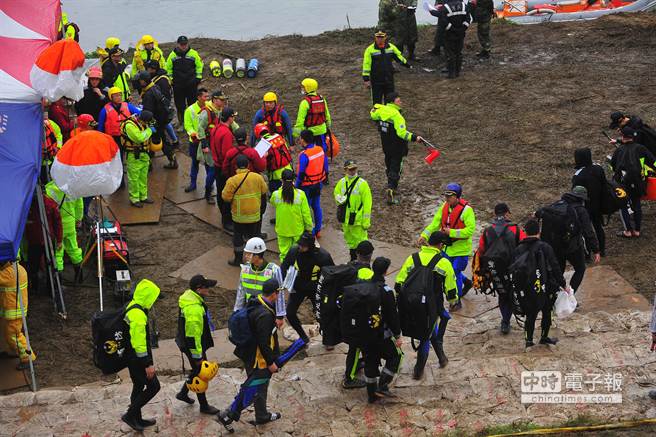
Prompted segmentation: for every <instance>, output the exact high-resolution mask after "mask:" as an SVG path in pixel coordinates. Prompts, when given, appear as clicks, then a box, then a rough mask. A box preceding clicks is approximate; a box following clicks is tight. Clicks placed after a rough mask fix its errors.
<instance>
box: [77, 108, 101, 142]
mask: <svg viewBox="0 0 656 437" xmlns="http://www.w3.org/2000/svg"><path fill="white" fill-rule="evenodd" d="M97 127H98V123H96V120H94V119H93V117H92V116H91V115H90V114H80V115H78V116H77V127H76V128H75V129H73V130H72V131H71V138H73V137H74V136H75V135H77V134H79V133H80V132H85V131H88V130H96V128H97Z"/></svg>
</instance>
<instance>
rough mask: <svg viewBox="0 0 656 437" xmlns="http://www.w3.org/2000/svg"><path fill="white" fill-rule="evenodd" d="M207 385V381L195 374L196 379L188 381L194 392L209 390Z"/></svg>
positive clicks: (188, 385) (189, 387) (188, 386)
mask: <svg viewBox="0 0 656 437" xmlns="http://www.w3.org/2000/svg"><path fill="white" fill-rule="evenodd" d="M207 386H208V384H207V382H205V381H203V380H202V379H200V378H199V377H198V376H194V379H192V380H191V382H188V383H187V388H188V389H189V390H191V391H193V392H194V393H205V392H206V391H207Z"/></svg>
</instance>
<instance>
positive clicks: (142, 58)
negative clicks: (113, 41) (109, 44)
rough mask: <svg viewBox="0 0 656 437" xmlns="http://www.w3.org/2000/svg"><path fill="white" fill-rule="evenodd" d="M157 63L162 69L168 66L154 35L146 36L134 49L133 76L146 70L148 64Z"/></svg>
mask: <svg viewBox="0 0 656 437" xmlns="http://www.w3.org/2000/svg"><path fill="white" fill-rule="evenodd" d="M151 60H152V61H156V62H157V63H158V64H159V66H160V68H164V67H165V66H166V62H165V61H164V53H162V50H161V49H160V48H159V45H158V44H157V41H155V38H153V37H152V35H144V36H142V37H141V39H140V40H139V41H138V42H137V47H136V48H135V49H134V57H133V58H132V75H133V76H134V75H136V74H137V73H139V72H140V71H145V70H146V62H148V61H151Z"/></svg>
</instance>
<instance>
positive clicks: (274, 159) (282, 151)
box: [265, 134, 292, 171]
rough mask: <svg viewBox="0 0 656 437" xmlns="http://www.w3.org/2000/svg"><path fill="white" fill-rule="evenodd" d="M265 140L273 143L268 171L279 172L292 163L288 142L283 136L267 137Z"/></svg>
mask: <svg viewBox="0 0 656 437" xmlns="http://www.w3.org/2000/svg"><path fill="white" fill-rule="evenodd" d="M265 139H266V140H267V141H268V142H269V143H271V148H270V149H269V154H268V155H267V170H269V171H274V170H278V169H279V168H283V167H285V166H286V165H288V164H289V163H290V162H291V161H292V157H291V155H290V153H289V148H288V147H287V141H286V140H285V138H284V137H283V136H282V135H279V134H273V135H267V136H266V137H265Z"/></svg>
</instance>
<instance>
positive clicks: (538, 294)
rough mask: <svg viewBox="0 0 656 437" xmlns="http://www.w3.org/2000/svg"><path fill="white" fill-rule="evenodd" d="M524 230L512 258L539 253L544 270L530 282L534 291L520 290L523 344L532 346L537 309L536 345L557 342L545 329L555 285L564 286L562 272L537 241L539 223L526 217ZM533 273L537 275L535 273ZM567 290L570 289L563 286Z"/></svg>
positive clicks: (545, 245)
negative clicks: (521, 292) (539, 317)
mask: <svg viewBox="0 0 656 437" xmlns="http://www.w3.org/2000/svg"><path fill="white" fill-rule="evenodd" d="M524 232H526V238H524V239H523V240H522V241H520V243H519V246H517V249H515V252H514V253H513V260H516V259H517V258H519V257H520V256H521V254H522V253H524V252H527V251H531V252H533V253H537V252H541V253H542V256H543V259H544V270H545V271H542V270H543V269H542V268H541V269H540V272H539V276H538V278H539V279H540V280H539V281H536V283H535V284H534V285H533V286H534V287H535V286H537V287H538V289H537V290H533V293H529V292H528V290H521V291H523V292H524V293H523V294H524V295H525V296H527V299H526V301H527V303H526V304H525V306H526V307H527V309H526V310H525V311H526V320H524V334H525V340H526V347H527V348H529V347H531V346H535V343H533V331H534V330H535V320H536V318H537V315H538V313H539V312H541V313H542V323H541V328H542V329H541V331H542V332H541V336H540V344H550V345H555V344H556V343H558V339H557V338H550V337H549V329H550V328H551V309H552V308H553V304H554V302H555V300H556V293H557V292H558V288H559V287H560V288H565V287H566V282H565V278H564V277H563V273H562V272H563V271H562V270H561V269H560V267H559V265H558V261H557V260H556V255H555V254H554V251H553V249H552V247H551V246H550V245H549V244H548V243H546V242H544V241H542V240H540V223H539V222H538V221H537V220H535V219H530V220H528V221H527V222H526V224H525V225H524ZM536 276H537V274H536ZM567 289H568V290H569V291H571V288H569V287H567Z"/></svg>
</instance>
